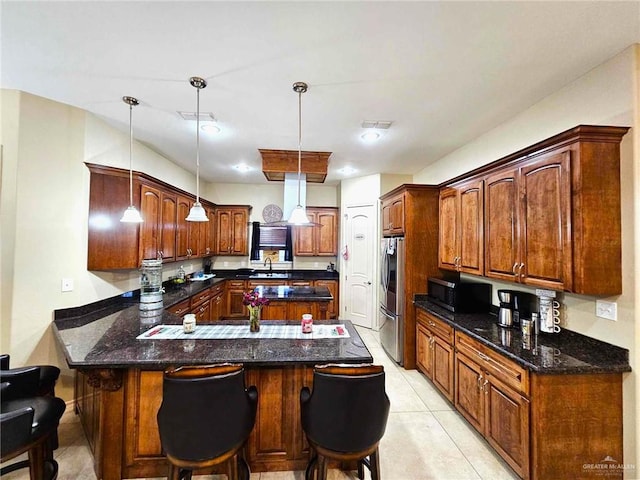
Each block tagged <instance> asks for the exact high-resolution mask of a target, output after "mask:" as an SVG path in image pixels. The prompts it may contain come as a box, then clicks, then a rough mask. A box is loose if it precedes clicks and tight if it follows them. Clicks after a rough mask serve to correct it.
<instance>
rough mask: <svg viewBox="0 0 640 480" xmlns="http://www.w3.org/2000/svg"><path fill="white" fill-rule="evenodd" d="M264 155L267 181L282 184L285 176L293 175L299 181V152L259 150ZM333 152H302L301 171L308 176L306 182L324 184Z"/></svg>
mask: <svg viewBox="0 0 640 480" xmlns="http://www.w3.org/2000/svg"><path fill="white" fill-rule="evenodd" d="M258 151H259V152H260V155H262V173H264V176H265V177H267V180H269V181H273V182H282V181H284V180H285V174H287V173H293V174H295V177H296V182H297V180H298V151H297V150H266V149H259V150H258ZM331 153H332V152H304V151H303V152H302V153H301V159H300V171H301V172H302V173H303V174H306V181H307V182H310V183H323V182H324V181H325V179H326V178H327V170H328V166H329V157H330V156H331Z"/></svg>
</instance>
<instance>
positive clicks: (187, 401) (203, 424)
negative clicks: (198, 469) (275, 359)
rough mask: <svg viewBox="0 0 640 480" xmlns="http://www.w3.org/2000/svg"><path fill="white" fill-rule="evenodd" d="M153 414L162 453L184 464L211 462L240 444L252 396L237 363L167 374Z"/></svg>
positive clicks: (250, 419)
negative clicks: (155, 414)
mask: <svg viewBox="0 0 640 480" xmlns="http://www.w3.org/2000/svg"><path fill="white" fill-rule="evenodd" d="M162 390H163V398H162V404H161V405H160V409H159V410H158V416H157V419H158V429H159V431H160V441H161V443H162V448H163V449H164V451H165V452H166V453H167V454H168V455H171V456H172V457H175V458H179V459H182V460H188V461H200V460H205V459H209V458H215V457H218V456H219V455H221V454H222V453H224V452H226V451H228V450H230V449H231V448H233V447H236V446H238V445H241V444H242V443H244V442H245V441H246V439H247V437H248V436H249V434H250V433H251V430H252V429H253V425H254V423H255V416H256V407H257V393H256V392H255V389H253V390H252V391H251V392H247V391H246V390H245V384H244V369H243V368H242V365H229V364H225V365H210V366H203V367H200V366H197V367H180V368H176V369H171V370H167V371H166V372H165V374H164V381H163V389H162Z"/></svg>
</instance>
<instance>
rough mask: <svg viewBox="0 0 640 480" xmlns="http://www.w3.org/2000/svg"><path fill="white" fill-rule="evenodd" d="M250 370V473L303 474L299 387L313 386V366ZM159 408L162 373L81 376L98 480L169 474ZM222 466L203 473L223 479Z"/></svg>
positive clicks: (80, 394) (79, 392) (90, 372)
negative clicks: (253, 408) (253, 400)
mask: <svg viewBox="0 0 640 480" xmlns="http://www.w3.org/2000/svg"><path fill="white" fill-rule="evenodd" d="M245 372H246V377H245V378H246V385H247V386H249V385H255V386H256V387H257V389H258V392H259V397H258V412H257V416H256V424H255V428H254V430H253V432H252V433H251V436H250V437H249V441H248V443H247V460H248V462H249V465H250V467H251V471H253V472H264V471H285V470H304V469H305V468H306V466H307V462H308V458H309V448H308V445H307V442H306V439H305V438H304V434H303V432H302V427H301V424H300V400H299V395H300V390H301V389H302V387H304V386H308V387H311V386H312V383H313V368H312V367H310V366H305V365H291V366H277V367H267V366H261V367H251V366H247V367H246V370H245ZM161 402H162V371H149V370H141V369H136V368H130V369H111V370H99V369H87V370H84V371H82V372H78V375H77V378H76V411H77V413H78V414H79V415H80V419H81V422H82V425H83V427H84V430H85V433H86V435H87V438H88V440H89V444H90V447H91V450H92V452H93V456H94V467H95V472H96V476H97V477H98V479H103V480H120V479H123V478H141V477H142V478H144V477H161V476H166V474H167V462H166V460H165V458H164V456H163V455H162V449H161V445H160V437H159V435H158V426H157V423H156V414H157V412H158V408H159V407H160V403H161ZM222 468H224V466H222ZM222 468H221V469H220V471H219V472H218V471H214V472H201V473H224V471H223V469H222Z"/></svg>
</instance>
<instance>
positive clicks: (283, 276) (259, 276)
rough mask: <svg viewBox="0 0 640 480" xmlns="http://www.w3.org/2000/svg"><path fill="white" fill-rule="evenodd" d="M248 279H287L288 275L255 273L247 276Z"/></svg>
mask: <svg viewBox="0 0 640 480" xmlns="http://www.w3.org/2000/svg"><path fill="white" fill-rule="evenodd" d="M249 278H289V274H288V273H275V272H273V273H269V272H255V273H253V274H251V275H249Z"/></svg>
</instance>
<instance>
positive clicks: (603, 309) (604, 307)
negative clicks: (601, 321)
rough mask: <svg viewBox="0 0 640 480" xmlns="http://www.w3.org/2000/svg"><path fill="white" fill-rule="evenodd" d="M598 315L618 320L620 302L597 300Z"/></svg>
mask: <svg viewBox="0 0 640 480" xmlns="http://www.w3.org/2000/svg"><path fill="white" fill-rule="evenodd" d="M596 317H600V318H606V319H607V320H613V321H614V322H615V321H616V320H618V304H617V303H616V302H607V301H605V300H596Z"/></svg>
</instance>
